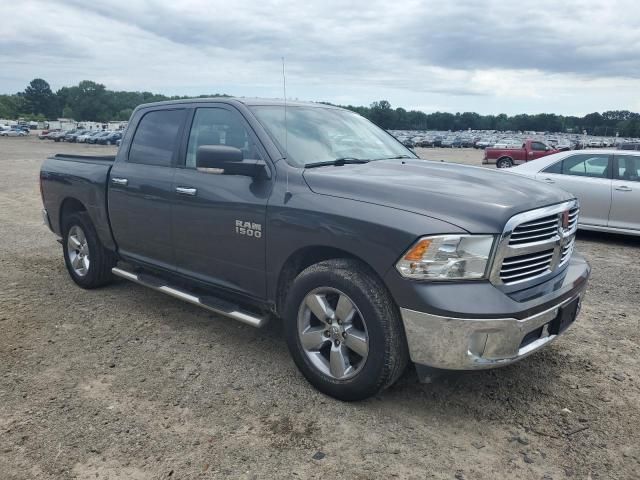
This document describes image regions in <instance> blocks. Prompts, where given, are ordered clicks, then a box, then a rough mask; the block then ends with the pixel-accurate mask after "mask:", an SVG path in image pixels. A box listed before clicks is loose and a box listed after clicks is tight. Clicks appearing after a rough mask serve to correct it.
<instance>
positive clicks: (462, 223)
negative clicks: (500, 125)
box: [304, 159, 575, 233]
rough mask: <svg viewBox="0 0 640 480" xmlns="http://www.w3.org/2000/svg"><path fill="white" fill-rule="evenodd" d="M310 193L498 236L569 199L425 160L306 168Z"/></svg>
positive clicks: (512, 179)
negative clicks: (512, 221) (530, 213)
mask: <svg viewBox="0 0 640 480" xmlns="http://www.w3.org/2000/svg"><path fill="white" fill-rule="evenodd" d="M304 178H305V180H306V182H307V184H308V185H309V188H311V190H312V191H313V192H315V193H318V194H321V195H330V196H334V197H342V198H349V199H352V200H357V201H361V202H367V203H372V204H378V205H383V206H386V207H391V208H396V209H399V210H405V211H410V212H414V213H417V214H420V215H425V216H428V217H431V218H436V219H438V220H442V221H445V222H448V223H450V224H453V225H455V226H457V227H460V228H462V229H464V230H466V231H468V232H470V233H500V232H502V230H503V228H504V225H505V224H506V222H507V220H508V219H509V218H511V217H512V216H513V215H515V214H517V213H521V212H523V211H526V210H532V209H534V208H538V207H543V206H547V205H552V204H555V203H560V202H563V201H567V200H571V199H573V198H575V197H573V196H572V195H571V194H569V193H567V192H565V191H564V190H560V189H559V188H556V187H552V186H550V185H547V184H545V183H542V182H539V181H537V180H533V179H528V178H524V177H522V176H519V175H514V174H511V173H508V172H505V171H499V170H491V169H488V168H482V167H473V166H468V165H458V164H453V163H444V162H432V161H427V160H409V159H403V160H377V161H373V162H370V163H366V164H355V165H343V166H325V167H316V168H313V169H307V170H305V171H304Z"/></svg>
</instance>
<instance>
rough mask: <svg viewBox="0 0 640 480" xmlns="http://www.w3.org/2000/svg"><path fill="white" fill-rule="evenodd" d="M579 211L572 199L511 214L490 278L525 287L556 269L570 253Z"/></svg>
mask: <svg viewBox="0 0 640 480" xmlns="http://www.w3.org/2000/svg"><path fill="white" fill-rule="evenodd" d="M579 213H580V209H579V207H578V202H577V201H576V200H572V201H569V202H565V203H562V204H557V205H551V206H549V207H543V208H539V209H536V210H531V211H528V212H524V213H521V214H518V215H515V216H514V217H512V218H511V219H510V220H509V222H507V225H506V226H505V231H504V234H503V235H502V237H501V239H500V242H499V245H498V249H497V252H496V260H495V261H494V266H493V268H492V273H491V281H492V282H493V283H495V284H498V285H504V286H507V287H510V286H512V285H513V286H514V288H515V286H516V285H518V286H520V285H523V287H519V288H526V287H527V286H528V285H529V284H530V283H528V282H530V281H533V280H535V281H537V282H540V281H544V279H545V278H546V277H549V276H551V275H553V274H554V273H555V272H557V270H558V269H559V268H561V267H562V266H564V265H565V264H566V263H567V262H568V261H569V259H570V258H571V255H572V253H573V250H574V246H575V241H574V240H575V238H574V237H575V232H576V229H577V227H578V218H579ZM563 223H564V225H566V227H564V226H563Z"/></svg>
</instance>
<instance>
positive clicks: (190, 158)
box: [185, 108, 261, 168]
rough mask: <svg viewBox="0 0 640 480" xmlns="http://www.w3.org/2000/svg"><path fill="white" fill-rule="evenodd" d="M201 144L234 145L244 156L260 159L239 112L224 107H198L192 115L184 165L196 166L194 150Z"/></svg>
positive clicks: (188, 166)
mask: <svg viewBox="0 0 640 480" xmlns="http://www.w3.org/2000/svg"><path fill="white" fill-rule="evenodd" d="M203 145H227V146H230V147H236V148H238V149H240V150H241V151H242V153H243V157H244V158H250V159H257V160H260V159H261V156H260V153H259V152H258V149H257V148H256V146H255V143H254V142H253V140H252V138H251V135H250V134H249V132H248V131H247V129H246V128H245V126H244V123H243V122H242V118H241V117H240V114H239V113H237V112H232V111H230V110H226V109H224V108H198V109H196V113H195V115H194V116H193V123H192V125H191V131H190V132H189V143H188V146H187V157H186V160H185V166H186V167H187V168H196V152H197V151H198V148H199V147H201V146H203Z"/></svg>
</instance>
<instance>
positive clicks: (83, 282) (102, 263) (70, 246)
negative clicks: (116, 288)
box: [62, 212, 116, 289]
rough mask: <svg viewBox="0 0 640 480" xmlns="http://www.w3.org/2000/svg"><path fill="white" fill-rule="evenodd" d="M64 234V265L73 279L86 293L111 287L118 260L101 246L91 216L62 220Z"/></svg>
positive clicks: (85, 215)
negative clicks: (99, 288)
mask: <svg viewBox="0 0 640 480" xmlns="http://www.w3.org/2000/svg"><path fill="white" fill-rule="evenodd" d="M62 232H63V236H62V240H63V241H62V251H63V255H64V263H65V265H66V267H67V271H68V272H69V275H70V276H71V279H72V280H73V281H74V282H75V283H76V284H77V285H78V286H79V287H82V288H86V289H91V288H98V287H102V286H104V285H108V284H109V283H111V282H112V281H113V279H114V277H113V274H112V273H111V269H112V268H113V267H114V266H115V265H116V257H115V255H114V254H113V253H112V252H110V251H109V250H107V249H106V248H104V246H103V245H102V243H101V242H100V239H99V238H98V234H97V233H96V229H95V227H94V226H93V223H92V222H91V219H90V218H89V215H88V214H87V213H86V212H78V213H72V214H70V215H68V216H67V217H65V218H64V220H63V227H62Z"/></svg>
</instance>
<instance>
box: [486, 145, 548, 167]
mask: <svg viewBox="0 0 640 480" xmlns="http://www.w3.org/2000/svg"><path fill="white" fill-rule="evenodd" d="M558 151H559V150H555V149H553V148H551V147H550V146H548V145H545V144H544V143H542V142H538V141H536V140H526V141H525V142H524V143H523V144H522V148H490V147H488V148H485V149H484V158H483V160H482V163H484V164H489V163H495V164H496V167H498V168H509V167H513V166H514V165H520V164H522V163H525V162H529V161H531V160H535V159H536V158H540V157H544V156H546V155H551V154H552V153H558Z"/></svg>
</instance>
